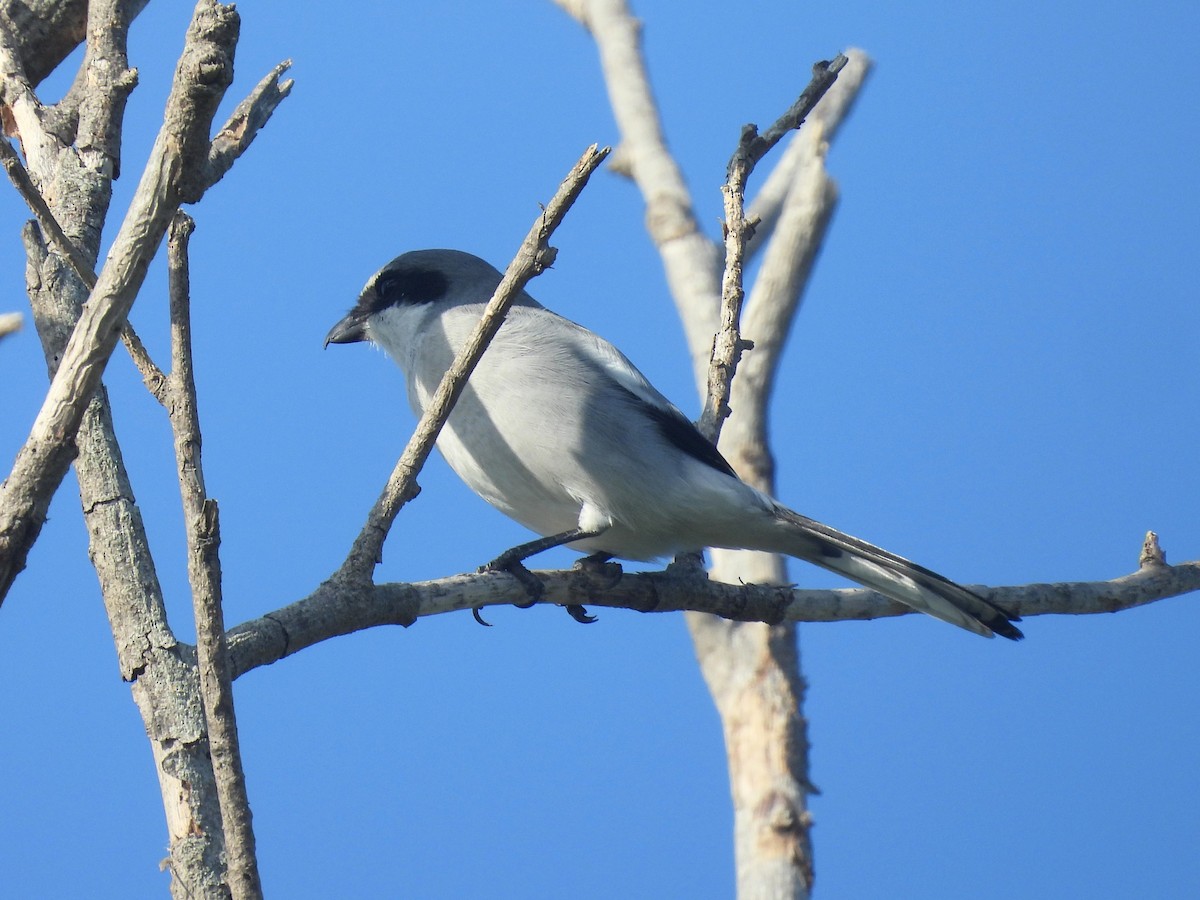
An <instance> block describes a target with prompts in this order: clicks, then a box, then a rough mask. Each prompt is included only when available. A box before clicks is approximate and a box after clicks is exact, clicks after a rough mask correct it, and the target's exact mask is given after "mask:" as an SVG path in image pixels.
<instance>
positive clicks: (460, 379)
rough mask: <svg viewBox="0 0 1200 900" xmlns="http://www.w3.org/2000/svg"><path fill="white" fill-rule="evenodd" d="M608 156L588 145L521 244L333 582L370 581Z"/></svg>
mask: <svg viewBox="0 0 1200 900" xmlns="http://www.w3.org/2000/svg"><path fill="white" fill-rule="evenodd" d="M608 154H609V148H608V147H605V148H603V149H599V148H597V146H596V145H595V144H593V145H592V146H591V147H589V148H588V149H587V150H586V151H585V152H584V154H583V156H582V157H580V159H579V162H577V163H575V165H574V167H573V168H572V169H571V171H570V172H569V173H567V177H566V178H565V179H563V182H562V184H560V185H559V186H558V191H557V192H556V193H555V194H554V197H553V199H551V201H550V202H549V203H548V204H546V206H545V207H544V209H543V211H542V213H541V215H539V216H538V217H537V219H536V221H534V223H533V226H532V227H531V228H530V229H529V233H528V234H527V235H526V236H525V240H524V241H522V242H521V248H520V249H519V250H518V251H517V255H516V256H515V257H514V258H513V261H512V262H511V263H509V265H508V269H507V270H506V271H505V273H504V278H503V279H502V280H501V282H500V284H499V286H498V287H497V288H496V292H495V293H494V294H493V295H492V298H491V300H490V301H488V305H487V307H486V308H485V309H484V313H483V317H482V318H481V319H480V320H479V324H478V325H476V326H475V331H474V332H473V333H472V334H471V336H470V338H468V340H467V342H466V344H465V345H464V346H463V348H462V350H461V351H459V354H458V357H457V358H456V359H455V360H454V364H453V365H452V366H451V367H450V369H449V370H448V371H447V372H446V374H445V376H443V378H442V381H441V384H439V385H438V389H437V393H435V394H434V396H433V399H432V400H431V401H430V403H429V404H428V406H426V407H425V411H424V413H423V414H422V415H421V419H420V421H419V422H418V423H417V428H416V430H415V431H414V432H413V435H412V437H411V438H410V439H409V442H408V446H407V447H405V448H404V453H403V454H402V455H401V457H400V460H399V462H397V463H396V468H395V469H394V470H393V471H392V475H391V477H390V478H389V479H388V482H387V485H386V486H385V487H384V489H383V493H382V494H381V495H380V497H379V499H378V500H377V501H376V502H375V506H374V507H373V508H372V509H371V512H370V514H369V515H368V516H367V522H366V524H365V525H364V526H363V529H362V531H361V532H360V533H359V535H358V537H357V538H356V539H355V541H354V545H353V546H352V547H351V549H350V553H349V554H348V555H347V557H346V560H345V562H343V563H342V565H341V568H340V569H339V570H338V572H337V573H336V574H335V575H334V577H333V581H334V582H341V581H345V580H350V581H358V582H367V581H369V580H370V577H371V572H372V570H373V569H374V567H375V565H376V564H377V563H378V562H379V560H380V557H381V554H382V551H383V542H384V540H385V539H386V538H387V534H388V531H389V530H390V529H391V527H392V522H393V521H395V518H396V515H397V513H399V511H400V509H401V508H402V507H403V506H404V504H405V503H407V502H408V501H409V500H411V499H412V498H413V497H415V496H416V495H417V492H418V491H419V488H418V487H417V483H416V479H417V475H418V474H419V473H420V471H421V467H422V466H424V465H425V460H426V459H428V458H429V454H430V453H431V452H432V451H433V446H434V443H435V442H436V441H437V436H438V433H439V432H440V431H441V429H442V426H443V425H444V424H445V422H446V419H447V418H448V417H449V416H450V411H451V410H452V409H453V408H454V404H455V402H456V401H457V400H458V396H459V394H461V393H462V390H463V388H464V387H465V386H466V383H467V379H468V378H470V376H471V372H473V371H474V369H475V365H476V363H478V362H479V359H480V357H482V356H483V352H484V350H486V349H487V346H488V344H489V343H490V342H491V340H492V338H493V337H494V336H495V335H496V332H497V331H499V330H500V325H501V324H502V323H503V322H504V316H505V314H506V313H507V312H508V308H509V307H510V306H511V305H512V304H513V302H514V301H515V300H516V298H517V295H518V294H520V292H521V290H522V289H523V288H524V287H525V285H526V284H528V283H529V280H530V279H531V278H533V277H534V276H536V275H540V274H541V273H542V271H544V270H545V269H546V268H547V267H549V266H550V264H551V263H553V262H554V254H555V252H556V251H555V250H554V249H553V248H552V247H550V246H549V244H548V241H549V239H550V235H551V234H553V233H554V230H555V229H556V228H558V226H559V223H561V222H562V220H563V217H564V216H565V215H566V214H567V210H569V209H570V208H571V205H572V204H573V203H574V202H575V200H576V198H578V196H579V194H580V193H581V192H582V191H583V189H584V187H585V186H586V185H587V182H588V178H590V177H591V175H592V173H593V172H595V171H596V169H597V168H598V167H599V166H600V164H601V163H602V162H603V161H604V158H605V157H606V156H608Z"/></svg>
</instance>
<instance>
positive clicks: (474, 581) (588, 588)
mask: <svg viewBox="0 0 1200 900" xmlns="http://www.w3.org/2000/svg"><path fill="white" fill-rule="evenodd" d="M536 574H537V576H538V578H539V579H541V580H542V581H543V582H544V583H545V585H546V593H545V595H544V596H543V597H541V598H540V599H539V601H538V602H540V603H552V604H558V605H560V606H562V605H568V604H575V603H579V604H587V605H589V606H604V607H611V608H614V609H629V610H634V611H637V612H656V613H666V612H679V611H693V612H699V613H707V614H710V615H713V616H720V617H722V618H725V619H729V620H732V621H736V622H764V623H768V624H779V623H783V622H840V621H862V620H867V619H882V618H890V617H892V616H903V615H909V614H912V613H913V610H912V608H911V607H907V606H904V605H903V604H901V603H897V602H896V601H894V600H890V599H888V598H887V597H884V596H883V595H881V594H877V593H875V592H874V591H871V590H867V589H866V588H846V589H839V590H811V589H803V588H796V587H792V586H787V585H733V584H725V583H723V582H719V581H711V580H708V579H707V578H705V577H704V576H703V573H702V571H699V572H698V570H696V569H694V568H690V567H681V568H678V569H677V568H675V567H670V568H668V569H667V570H666V571H664V572H642V573H636V574H626V575H624V576H623V577H622V578H621V579H620V581H618V582H617V583H616V584H615V585H608V584H606V585H604V586H603V587H597V586H596V585H595V584H593V583H592V581H591V578H590V576H589V575H588V574H587V573H586V572H582V571H578V570H572V571H565V572H564V571H538V572H537V573H536ZM969 587H970V588H971V589H972V590H974V591H977V592H979V593H980V594H981V595H982V596H984V597H987V598H988V599H989V600H991V601H992V602H993V603H996V604H998V605H999V606H1001V607H1002V608H1004V609H1006V610H1008V611H1010V612H1013V613H1016V614H1018V615H1020V616H1021V617H1023V618H1028V617H1032V616H1042V615H1093V614H1097V613H1112V612H1119V611H1121V610H1124V609H1131V608H1133V607H1136V606H1143V605H1145V604H1147V603H1153V602H1155V601H1158V600H1163V599H1166V598H1168V597H1176V596H1179V595H1181V594H1186V593H1189V592H1191V591H1195V590H1200V560H1197V561H1193V562H1185V563H1180V564H1178V565H1174V566H1169V565H1166V564H1165V563H1150V564H1147V565H1144V566H1142V567H1140V568H1139V569H1138V570H1137V571H1135V572H1133V573H1132V574H1130V575H1126V576H1123V577H1121V578H1116V579H1113V580H1112V581H1091V582H1066V583H1059V584H1026V585H1017V586H1011V587H987V586H983V585H969ZM527 600H528V597H527V595H526V593H525V589H524V587H523V586H522V585H521V584H520V582H518V581H517V580H516V579H515V578H513V577H512V576H510V575H507V574H505V573H494V572H489V573H483V574H463V575H455V576H451V577H449V578H440V579H437V580H435V581H425V582H415V583H411V584H410V583H398V582H393V583H387V584H380V585H376V586H374V587H372V588H371V589H370V591H368V592H361V591H346V592H338V591H318V592H316V593H314V594H312V595H311V596H309V597H306V598H304V599H302V600H298V601H296V602H295V603H293V604H291V605H289V606H285V607H283V608H281V609H277V610H275V611H274V612H270V613H268V614H266V615H265V616H262V617H260V618H257V619H253V620H251V621H249V622H244V623H242V624H240V625H237V626H235V627H234V628H232V629H230V631H229V634H228V641H229V658H230V668H231V671H232V674H233V677H234V678H237V677H240V676H241V675H244V674H245V673H246V672H248V671H250V670H251V669H255V668H257V667H259V666H264V665H269V664H271V663H273V662H276V661H278V660H280V659H283V658H284V657H287V656H291V655H292V654H293V653H297V652H299V651H300V650H303V649H304V648H305V647H310V646H312V645H313V644H316V643H319V642H320V641H325V640H329V639H330V638H334V637H337V636H339V635H343V634H349V633H351V632H355V631H361V630H363V629H366V628H373V627H376V626H379V625H404V626H408V625H413V624H415V623H416V622H417V620H418V619H421V618H424V617H425V616H433V615H440V614H442V613H449V612H458V611H462V610H469V609H475V608H477V607H480V606H494V605H504V604H511V603H514V602H523V601H527Z"/></svg>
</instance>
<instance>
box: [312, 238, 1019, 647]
mask: <svg viewBox="0 0 1200 900" xmlns="http://www.w3.org/2000/svg"><path fill="white" fill-rule="evenodd" d="M500 279H501V274H500V272H498V271H497V270H496V269H495V268H494V267H492V266H491V265H490V264H488V263H487V262H485V261H484V260H482V259H479V258H478V257H476V256H472V255H471V254H469V253H464V252H462V251H458V250H415V251H412V252H409V253H405V254H403V255H402V256H398V257H396V258H395V259H394V260H392V261H391V262H390V263H388V264H387V265H386V266H384V267H383V268H382V269H380V270H379V271H378V272H377V273H376V274H375V275H373V276H372V277H371V279H370V281H368V282H367V285H366V287H365V288H363V291H362V294H361V295H360V296H359V298H358V303H357V305H356V306H355V307H354V308H353V309H352V310H351V311H350V312H349V313H348V314H347V315H346V316H345V317H344V318H343V319H342V320H341V321H340V322H338V323H337V324H336V325H335V326H334V327H333V329H332V330H331V331H330V332H329V335H328V337H327V338H326V340H325V342H326V344H327V345H328V344H331V343H333V344H346V343H353V342H356V341H370V342H371V343H373V344H376V345H377V346H379V347H381V348H383V349H384V350H385V351H387V353H388V355H390V356H391V357H392V359H393V360H395V362H396V364H397V365H398V366H399V367H400V368H401V369H402V370H403V372H404V375H405V379H406V381H407V385H408V399H409V402H410V403H411V404H412V406H413V408H414V409H415V410H417V411H418V412H419V411H421V410H423V409H424V407H425V405H426V404H427V403H428V402H429V400H430V398H431V397H432V396H433V394H434V392H435V391H436V390H437V387H438V384H439V382H440V381H441V378H442V376H443V375H444V374H445V372H446V370H447V369H448V368H449V367H450V365H451V363H452V362H453V360H454V357H455V355H456V354H457V352H458V351H459V349H460V348H461V347H462V345H463V343H464V342H465V341H466V339H467V337H468V336H469V335H470V333H471V331H472V329H473V328H474V327H475V325H476V323H477V322H478V321H479V318H480V316H481V315H482V313H483V308H484V306H485V305H486V304H487V301H488V300H489V299H490V297H491V295H492V293H493V292H494V291H495V289H496V287H497V285H498V284H499V283H500ZM437 443H438V448H439V449H440V450H441V452H442V454H443V455H444V456H445V458H446V461H447V462H449V463H450V466H451V468H453V469H454V471H455V472H457V473H458V475H459V477H460V478H462V480H463V481H465V482H466V483H467V485H468V486H469V487H470V488H471V489H472V490H473V491H475V493H477V494H478V495H479V496H480V497H482V498H483V499H484V500H486V501H487V502H488V503H490V504H492V505H493V506H495V507H496V508H497V509H499V510H500V511H501V512H503V513H505V514H507V515H509V516H511V517H512V518H513V519H515V520H516V521H518V522H520V523H521V524H522V525H524V526H526V527H527V528H530V529H532V530H533V531H535V532H537V533H539V534H541V535H544V536H546V538H545V539H544V540H542V541H535V542H531V543H530V544H528V545H522V547H521V548H515V550H514V551H513V555H512V556H510V557H509V560H510V561H519V560H520V559H522V558H524V556H526V555H530V553H532V552H536V551H537V550H540V549H545V548H547V547H550V546H556V545H558V544H568V545H569V546H570V547H572V548H573V549H576V550H580V551H584V552H592V553H594V554H597V555H599V556H600V557H602V558H608V557H621V558H624V559H634V560H651V559H658V558H662V557H668V556H672V555H674V554H677V553H681V552H686V551H698V550H701V549H702V548H704V547H727V548H734V549H747V550H766V551H771V552H775V553H785V554H787V555H788V556H794V557H796V558H797V559H802V560H805V561H807V562H810V563H814V564H815V565H818V566H821V567H823V568H825V569H830V570H832V571H834V572H838V573H839V574H841V575H844V576H846V577H847V578H850V579H852V580H853V581H857V582H859V583H860V584H863V585H866V586H867V587H869V588H872V589H874V590H876V591H879V592H880V593H881V594H885V595H887V596H888V597H891V598H892V599H894V600H898V601H900V602H901V603H904V604H907V605H908V606H911V607H912V608H914V609H917V610H920V611H921V612H924V613H928V614H929V615H931V616H936V617H937V618H939V619H944V620H945V621H947V622H950V623H952V624H954V625H958V626H960V627H962V628H966V629H968V630H969V631H973V632H975V633H976V634H980V635H983V636H985V637H991V636H992V635H993V634H999V635H1002V636H1004V637H1006V638H1011V639H1013V640H1017V639H1019V638H1021V637H1022V635H1021V632H1020V631H1019V630H1018V629H1017V628H1016V627H1015V626H1014V625H1012V624H1011V623H1012V622H1013V621H1017V619H1016V617H1014V616H1010V615H1009V614H1007V613H1006V612H1004V610H1002V609H1000V608H998V607H997V606H995V605H993V604H992V603H990V602H988V601H987V600H985V599H984V598H983V597H980V596H979V595H978V594H975V593H973V592H972V591H969V590H967V589H966V588H964V587H961V586H959V585H957V584H955V583H954V582H952V581H949V580H947V579H946V578H943V577H942V576H941V575H938V574H937V573H935V572H932V571H930V570H929V569H926V568H923V567H921V566H919V565H916V564H915V563H912V562H909V561H908V560H906V559H902V558H901V557H899V556H896V555H895V554H892V553H889V552H887V551H886V550H882V549H880V548H879V547H875V546H873V545H871V544H868V543H866V542H865V541H861V540H859V539H858V538H855V537H851V536H850V535H847V534H843V533H842V532H840V531H837V530H835V529H833V528H830V527H829V526H828V525H822V524H821V523H820V522H817V521H815V520H813V519H809V518H806V517H805V516H802V515H800V514H798V513H795V512H793V511H792V510H790V509H788V508H787V507H786V506H782V505H781V504H779V503H776V502H775V501H774V500H772V499H771V498H770V497H768V496H767V495H766V494H763V493H762V492H761V491H758V490H755V489H754V488H752V487H750V486H749V485H747V484H746V483H744V482H743V481H742V480H741V479H740V478H738V476H737V475H736V474H735V473H734V471H733V469H732V468H731V467H730V465H729V463H728V462H726V461H725V459H724V457H722V456H721V454H720V453H719V452H718V451H717V449H716V447H714V446H713V445H712V444H711V443H710V442H709V441H708V440H706V439H705V438H704V437H703V436H702V435H701V434H700V432H699V431H697V430H696V428H695V426H693V425H692V423H691V422H690V421H689V420H688V418H687V417H686V416H684V415H683V413H681V412H680V411H679V410H678V409H677V408H676V407H675V406H674V405H672V404H671V403H670V401H668V400H667V399H666V398H665V397H664V396H663V395H662V394H660V393H659V392H658V391H657V390H655V388H654V387H653V386H652V385H651V384H650V382H648V381H647V380H646V378H645V377H644V376H643V375H642V373H641V372H639V371H638V370H637V369H636V368H635V367H634V365H633V363H631V362H630V361H629V360H628V359H626V358H625V356H624V354H622V353H621V352H620V351H619V350H618V349H617V348H616V347H614V346H613V345H612V344H610V343H609V342H608V341H606V340H604V338H602V337H600V336H598V335H596V334H594V333H592V332H591V331H589V330H588V329H586V328H583V327H582V326H580V325H577V324H575V323H574V322H572V321H570V320H568V319H564V318H563V317H562V316H559V315H557V314H556V313H553V312H551V311H550V310H548V309H546V308H545V307H543V306H542V305H541V304H539V303H538V302H537V301H535V300H534V299H533V298H532V297H531V296H529V294H527V293H524V292H522V293H521V295H520V296H519V297H518V299H517V301H516V303H515V304H514V305H513V307H512V309H511V310H510V311H509V313H508V317H507V318H506V319H505V321H504V324H503V325H502V326H501V328H500V331H499V332H498V333H497V335H496V337H495V338H494V339H493V341H492V343H491V344H490V345H489V347H488V349H487V352H486V353H484V355H483V358H482V359H481V360H480V362H479V365H478V367H477V368H476V369H475V372H474V374H472V376H471V378H470V381H469V382H468V383H467V386H466V389H465V390H464V391H463V393H462V396H461V397H460V398H459V400H458V404H457V405H456V406H455V407H454V410H453V412H452V413H451V414H450V418H449V420H448V421H447V422H446V425H445V427H444V428H443V429H442V432H441V435H440V437H439V438H438V442H437ZM525 550H529V553H525V552H523V551H525ZM503 558H504V557H502V559H503Z"/></svg>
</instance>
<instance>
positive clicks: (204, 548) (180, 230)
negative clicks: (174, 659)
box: [165, 212, 262, 900]
mask: <svg viewBox="0 0 1200 900" xmlns="http://www.w3.org/2000/svg"><path fill="white" fill-rule="evenodd" d="M194 228H195V223H194V222H193V221H192V219H191V217H190V216H187V215H186V214H184V213H182V212H177V213H176V214H175V219H174V221H173V222H172V223H171V228H170V232H169V237H168V240H167V266H168V272H169V276H170V291H169V292H170V305H171V375H170V378H169V380H168V383H167V384H168V387H167V391H168V393H169V395H170V402H169V403H167V404H165V405H166V407H167V410H168V411H169V414H170V420H171V431H172V432H173V433H174V435H175V462H176V467H177V469H178V474H179V492H180V496H181V498H182V501H183V519H184V526H185V529H186V533H187V545H188V580H189V581H190V583H191V586H192V607H193V611H194V613H195V617H196V662H197V667H198V669H199V672H200V697H201V700H202V701H203V703H204V716H205V719H206V721H207V722H208V747H209V754H210V756H211V757H212V763H213V775H214V776H215V779H216V786H217V799H218V802H219V803H220V806H221V821H222V824H223V826H224V827H223V831H224V832H225V857H226V860H227V871H226V878H227V883H228V885H229V889H230V893H231V894H232V896H233V898H234V900H261V898H262V884H261V882H260V880H259V876H258V862H257V860H256V859H255V854H254V831H253V829H252V828H251V824H250V803H249V800H248V799H247V797H246V778H245V774H244V772H243V771H242V755H241V750H240V748H239V745H238V733H237V719H236V716H235V714H234V706H233V681H232V679H231V678H230V676H229V660H228V648H227V646H226V643H225V616H224V613H223V611H222V607H221V562H220V557H219V556H218V548H219V546H220V543H221V535H220V522H219V517H218V510H217V503H216V501H215V500H211V499H209V498H208V497H207V495H206V491H205V489H204V469H203V466H202V465H201V459H200V414H199V409H198V406H197V402H196V381H195V377H194V371H193V367H192V359H193V358H192V325H191V308H190V307H191V298H190V276H189V272H188V255H187V249H188V240H189V238H190V236H191V234H192V231H193V229H194Z"/></svg>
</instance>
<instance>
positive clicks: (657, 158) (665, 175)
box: [555, 0, 721, 382]
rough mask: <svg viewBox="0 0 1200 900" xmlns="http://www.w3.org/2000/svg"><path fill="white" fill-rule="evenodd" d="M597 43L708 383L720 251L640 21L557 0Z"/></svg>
mask: <svg viewBox="0 0 1200 900" xmlns="http://www.w3.org/2000/svg"><path fill="white" fill-rule="evenodd" d="M555 2H556V3H557V4H558V5H559V6H560V7H562V8H563V9H564V10H565V11H566V12H567V13H568V14H569V15H571V16H572V17H573V18H574V19H575V20H576V21H578V22H579V23H580V24H581V25H583V26H584V27H585V28H586V29H587V30H588V31H589V32H590V33H591V35H592V37H593V39H594V40H595V42H596V48H597V50H598V51H599V53H600V66H601V68H602V70H603V73H604V83H605V87H606V88H607V89H608V100H609V104H610V105H611V106H612V110H613V115H614V116H615V117H616V120H617V126H618V128H619V129H620V132H621V144H620V146H619V147H618V148H617V153H618V154H619V155H620V157H621V161H622V167H623V171H626V170H627V171H628V172H629V174H630V175H631V177H632V178H633V180H634V182H635V183H636V184H637V186H638V190H639V191H641V194H642V197H643V199H644V200H645V203H646V230H647V231H648V232H649V234H650V238H651V240H653V241H654V245H655V247H657V248H658V252H659V255H660V256H661V258H662V261H663V269H664V271H665V272H666V276H667V283H668V285H669V286H670V289H671V296H672V297H673V298H674V300H675V305H676V307H677V308H678V309H679V311H680V319H681V321H682V322H683V327H684V331H685V332H686V333H687V343H688V348H689V350H690V352H691V355H692V367H693V371H694V372H695V373H696V378H697V379H698V380H699V381H701V382H703V379H704V373H706V372H707V371H708V362H709V358H710V356H711V351H712V336H713V333H714V332H715V331H716V330H717V324H718V319H717V316H718V310H719V307H720V300H721V294H720V288H719V284H720V282H719V280H718V279H719V273H720V271H721V253H720V249H719V248H718V247H717V246H716V244H714V243H713V242H712V240H710V239H709V238H708V237H707V236H706V235H705V234H704V232H703V231H701V229H700V226H699V223H698V222H697V221H696V213H695V207H694V204H693V203H692V197H691V193H690V192H689V191H688V187H687V182H686V180H685V179H684V177H683V172H682V170H681V169H680V168H679V164H678V163H677V162H676V161H675V158H674V157H673V156H672V155H671V152H670V151H669V150H668V149H667V142H666V137H665V136H664V134H663V128H662V121H661V119H660V117H659V114H658V106H657V104H656V102H655V99H654V94H653V92H652V91H651V89H650V78H649V75H647V73H646V64H645V61H644V59H643V58H642V48H641V36H642V27H641V23H640V22H639V21H638V20H637V19H636V18H635V17H634V16H633V14H632V13H631V12H630V11H629V7H628V4H627V3H626V2H625V0H555Z"/></svg>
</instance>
